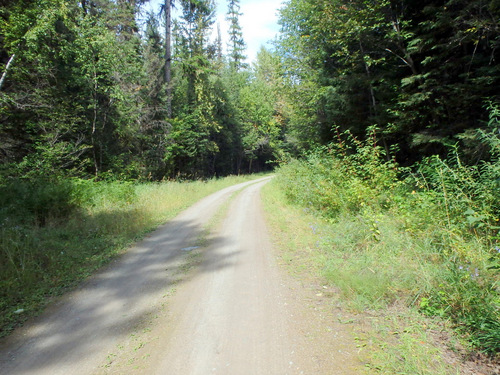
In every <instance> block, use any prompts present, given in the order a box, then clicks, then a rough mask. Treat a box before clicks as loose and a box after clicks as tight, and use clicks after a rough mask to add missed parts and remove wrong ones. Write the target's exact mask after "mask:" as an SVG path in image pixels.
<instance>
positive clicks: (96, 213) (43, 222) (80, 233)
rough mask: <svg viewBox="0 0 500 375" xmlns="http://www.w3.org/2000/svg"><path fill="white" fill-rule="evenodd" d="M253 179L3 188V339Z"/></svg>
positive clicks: (0, 295)
mask: <svg viewBox="0 0 500 375" xmlns="http://www.w3.org/2000/svg"><path fill="white" fill-rule="evenodd" d="M253 178H256V176H255V175H254V176H241V177H227V178H224V179H214V180H209V181H205V182H203V181H194V182H183V183H179V182H164V183H146V184H139V183H120V182H92V181H83V180H71V181H70V180H65V181H51V182H50V183H49V182H47V183H46V181H42V182H23V181H14V182H12V183H11V184H10V185H7V184H6V185H4V186H3V187H2V191H1V192H0V196H1V198H0V201H1V202H0V203H1V205H0V207H1V209H0V259H1V262H0V337H2V336H6V335H8V334H9V333H10V332H11V331H12V330H13V329H14V328H15V327H17V326H19V325H20V324H22V322H23V321H25V320H26V319H27V318H28V317H30V316H34V315H36V314H38V313H39V312H40V311H41V310H42V309H43V308H44V306H46V304H47V303H48V302H49V301H50V299H51V297H53V296H57V295H60V294H61V293H63V292H64V291H67V290H68V289H69V288H71V287H74V286H75V285H77V284H78V283H79V282H81V281H82V280H83V279H85V278H86V277H88V276H89V275H91V274H92V273H93V272H95V271H96V270H97V269H99V268H100V267H102V266H103V265H105V264H106V263H108V262H109V261H110V260H111V259H113V258H114V257H116V256H117V255H119V254H120V253H122V252H123V251H124V250H125V249H126V248H127V246H129V245H130V244H131V243H133V242H134V241H137V240H138V239H140V238H141V237H143V236H144V235H145V234H146V233H148V232H150V231H151V230H153V229H155V228H156V227H158V226H159V225H160V224H162V223H165V222H166V221H168V220H169V219H171V218H173V217H174V216H175V215H177V214H178V213H179V212H180V211H181V210H183V209H185V208H187V207H189V206H190V205H192V204H193V203H195V202H196V201H197V200H199V199H201V198H202V197H204V196H207V195H209V194H211V193H213V192H215V191H217V190H220V189H222V188H224V187H227V186H231V185H234V184H236V183H240V182H244V181H248V180H251V179H253ZM2 199H3V200H2Z"/></svg>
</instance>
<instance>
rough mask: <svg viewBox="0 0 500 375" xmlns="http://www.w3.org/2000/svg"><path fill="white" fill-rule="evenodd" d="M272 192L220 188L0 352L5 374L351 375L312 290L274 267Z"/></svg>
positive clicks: (336, 331)
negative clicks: (265, 198) (265, 204)
mask: <svg viewBox="0 0 500 375" xmlns="http://www.w3.org/2000/svg"><path fill="white" fill-rule="evenodd" d="M268 181H269V178H262V179H259V180H254V181H251V182H246V183H243V184H238V185H235V186H232V187H229V188H226V189H223V190H221V191H219V192H217V193H215V194H212V195H211V196H209V197H206V198H204V199H202V200H201V201H199V202H198V203H197V204H195V205H194V206H192V207H190V208H189V209H187V210H186V211H184V212H183V213H181V214H180V215H178V216H177V217H176V218H175V219H173V220H171V221H170V222H168V223H167V224H165V225H164V226H162V227H160V228H159V229H158V230H156V231H155V232H153V233H152V234H150V235H149V236H148V237H146V238H145V239H144V240H143V241H141V242H140V243H138V244H137V245H135V246H134V247H132V248H131V249H130V250H129V251H128V252H127V253H126V254H125V255H124V256H123V257H121V258H120V259H119V260H117V261H115V262H113V263H112V264H111V265H109V266H108V267H107V268H106V269H104V270H102V271H101V272H99V273H98V274H96V275H95V276H94V277H92V278H91V279H90V280H89V281H87V282H86V283H85V284H84V285H83V286H82V287H81V288H79V289H78V290H76V291H74V292H72V293H69V294H68V295H67V296H65V297H64V298H62V299H61V300H60V301H59V302H58V303H56V304H54V305H53V306H51V307H50V308H49V309H48V310H47V311H46V312H45V313H44V314H43V315H42V316H40V317H39V318H37V319H35V320H34V321H32V322H30V323H28V324H26V325H25V327H23V328H22V329H19V330H17V331H16V332H15V333H14V334H13V335H12V336H11V337H10V338H9V339H8V340H5V341H4V342H2V343H1V344H0V374H5V375H30V374H36V375H59V374H61V375H62V374H64V375H67V374H72V375H79V374H85V375H87V374H94V375H103V374H106V375H109V374H161V375H170V374H172V375H198V374H200V375H208V374H226V375H229V374H231V375H253V374H255V375H266V374H272V375H285V374H349V375H350V374H356V373H358V372H357V371H353V370H351V366H350V365H351V363H347V362H346V360H345V358H346V353H347V350H346V349H348V350H349V351H351V353H352V350H353V348H352V346H351V347H346V345H344V344H343V343H346V342H347V340H345V339H344V338H343V336H342V335H343V333H342V331H341V330H342V329H343V327H340V326H338V327H334V326H332V325H331V324H332V319H331V318H332V317H331V316H329V314H331V308H330V307H329V306H328V305H326V304H324V303H323V305H324V306H323V307H321V302H318V301H319V300H318V297H317V296H319V295H321V293H319V294H318V293H317V292H316V291H314V290H313V289H312V288H317V287H318V286H317V285H315V286H313V287H306V288H304V285H303V284H302V282H300V281H297V280H295V281H290V279H289V278H284V275H283V272H281V271H280V270H279V268H278V267H277V265H276V264H275V263H276V262H275V256H274V255H272V254H273V253H272V251H271V250H272V249H271V245H270V241H269V238H268V234H267V231H266V227H265V222H264V220H263V216H262V212H261V205H260V189H261V188H262V186H263V185H264V184H265V183H267V182H268ZM233 198H234V199H233ZM226 203H228V206H226V205H225V204H226ZM226 209H227V211H226ZM217 212H220V213H221V214H222V215H217V216H216V217H218V218H219V219H217V220H214V215H215V214H216V213H217ZM208 224H211V231H210V235H208V237H207V234H206V228H207V225H208ZM200 239H201V240H202V241H200ZM285 279H286V280H285ZM320 288H321V287H320ZM312 293H314V294H312ZM304 306H306V307H304ZM325 313H326V315H325ZM325 319H327V320H325ZM325 324H328V325H330V326H329V327H325ZM339 343H340V344H339Z"/></svg>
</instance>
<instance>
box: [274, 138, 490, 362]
mask: <svg viewBox="0 0 500 375" xmlns="http://www.w3.org/2000/svg"><path fill="white" fill-rule="evenodd" d="M331 147H332V149H335V147H336V146H335V145H332V146H331ZM341 151H342V150H341ZM382 156H383V154H382V151H381V149H380V148H378V147H377V146H375V145H372V144H366V145H364V144H362V143H361V142H358V144H357V149H356V150H349V152H346V153H345V154H343V153H342V152H337V151H331V149H328V150H320V151H318V152H316V153H314V154H312V155H310V156H309V157H308V158H307V159H305V160H302V161H292V162H290V163H288V164H287V165H284V166H282V167H281V168H280V170H278V172H277V177H276V178H275V180H274V182H273V183H274V184H276V186H279V189H281V190H282V192H283V196H284V199H285V201H286V202H288V203H291V204H294V205H296V206H297V207H300V208H301V209H302V210H303V211H304V212H305V213H310V214H313V215H314V216H315V217H317V218H318V220H319V219H322V220H323V221H324V223H321V224H314V226H311V228H310V229H311V232H312V233H313V234H314V237H315V241H314V245H313V246H312V247H311V248H312V250H313V251H314V252H316V253H320V254H322V255H321V257H322V266H321V274H322V276H324V277H325V278H327V279H328V280H330V281H331V282H332V283H335V285H336V286H337V287H338V288H339V290H340V292H341V294H342V295H343V296H344V297H345V298H346V299H347V300H348V301H349V303H350V304H351V305H352V306H356V308H358V309H360V310H363V309H380V308H386V307H387V306H391V305H392V304H395V303H403V304H405V305H406V306H408V307H411V308H415V309H417V310H419V311H420V312H421V313H423V314H425V315H428V316H436V317H439V318H444V319H449V320H450V321H451V322H452V323H453V325H454V327H455V329H456V330H457V332H459V333H461V334H462V337H463V338H464V340H465V342H467V345H469V346H470V347H471V348H472V349H474V350H478V351H481V352H484V353H487V354H489V355H490V356H496V355H498V354H500V283H499V276H500V273H499V272H500V242H499V241H500V239H499V236H498V229H499V227H498V220H499V219H498V217H497V216H498V215H497V214H498V211H497V210H496V208H495V204H497V203H496V202H497V201H498V200H500V195H499V194H498V189H497V188H495V187H494V186H493V185H494V184H489V185H488V184H482V183H481V181H483V180H486V179H487V178H488V176H489V177H490V178H494V177H495V175H494V174H492V173H493V172H491V171H490V169H491V170H493V169H494V168H493V164H492V167H491V168H483V169H482V171H486V172H481V173H485V174H484V175H480V174H478V173H479V172H478V171H477V170H475V169H474V168H465V167H463V166H462V165H461V164H460V163H459V162H457V166H453V165H452V164H451V162H450V163H449V162H444V161H441V160H440V159H438V158H434V159H432V160H430V161H427V162H426V164H425V165H424V166H425V168H423V167H422V168H420V169H419V172H418V176H416V175H415V174H413V175H411V174H410V175H408V174H407V176H408V177H407V178H406V180H401V179H399V178H398V175H399V174H401V173H402V171H399V170H398V168H397V166H396V165H394V164H393V163H391V162H386V161H383V160H384V159H383V157H382ZM495 166H496V164H495ZM495 170H496V169H495Z"/></svg>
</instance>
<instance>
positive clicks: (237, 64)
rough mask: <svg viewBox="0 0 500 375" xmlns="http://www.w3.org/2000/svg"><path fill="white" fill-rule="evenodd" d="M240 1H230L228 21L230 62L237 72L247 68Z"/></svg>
mask: <svg viewBox="0 0 500 375" xmlns="http://www.w3.org/2000/svg"><path fill="white" fill-rule="evenodd" d="M241 15H242V13H240V1H239V0H229V2H228V11H227V15H226V20H227V21H228V22H229V60H230V64H231V67H232V68H233V69H235V70H240V69H241V68H245V67H246V64H245V62H244V61H245V59H246V56H245V48H246V45H245V41H244V40H243V31H242V30H241V26H240V22H239V17H240V16H241Z"/></svg>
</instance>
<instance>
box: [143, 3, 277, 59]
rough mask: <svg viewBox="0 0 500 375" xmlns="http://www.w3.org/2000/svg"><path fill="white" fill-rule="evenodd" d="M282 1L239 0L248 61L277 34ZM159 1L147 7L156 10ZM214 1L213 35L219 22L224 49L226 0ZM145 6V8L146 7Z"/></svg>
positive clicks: (225, 40) (226, 26) (225, 39)
mask: <svg viewBox="0 0 500 375" xmlns="http://www.w3.org/2000/svg"><path fill="white" fill-rule="evenodd" d="M282 2H283V0H240V6H241V9H240V12H241V13H243V15H242V16H241V17H240V26H241V28H242V30H243V38H244V39H245V43H246V46H247V51H246V55H247V60H248V61H249V62H252V61H254V60H255V57H256V56H257V52H258V51H259V49H260V47H261V45H264V46H266V44H267V43H268V42H269V41H271V40H272V39H274V37H275V36H276V35H277V34H278V31H279V26H278V9H279V8H281V6H282V5H281V3H282ZM160 3H163V0H152V1H151V2H150V4H149V7H150V8H149V9H153V10H155V11H157V10H158V9H159V8H160V5H159V4H160ZM216 3H217V20H216V23H215V25H214V36H215V30H217V23H219V24H220V28H221V34H222V40H223V45H224V49H226V47H227V30H228V23H227V21H226V19H225V18H226V13H227V0H216ZM147 7H148V6H147ZM147 7H146V9H148V8H147ZM174 17H175V15H174Z"/></svg>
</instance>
